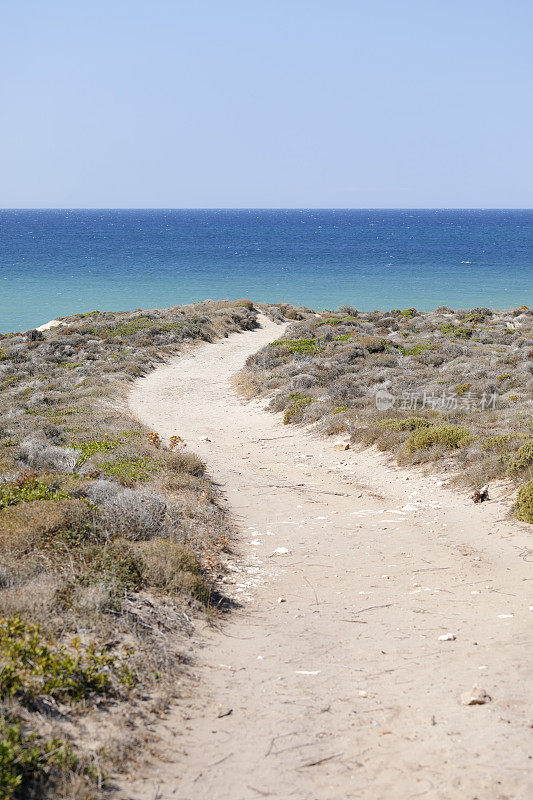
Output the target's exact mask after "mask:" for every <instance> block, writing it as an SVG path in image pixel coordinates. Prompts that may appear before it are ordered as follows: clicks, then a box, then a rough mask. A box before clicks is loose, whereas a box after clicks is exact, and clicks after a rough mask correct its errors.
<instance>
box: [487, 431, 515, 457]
mask: <svg viewBox="0 0 533 800" xmlns="http://www.w3.org/2000/svg"><path fill="white" fill-rule="evenodd" d="M513 438H514V437H513V435H512V434H510V433H497V434H495V435H494V436H487V438H486V439H485V440H484V441H483V442H482V443H481V449H482V450H488V451H489V452H490V451H500V452H501V451H505V450H507V449H508V447H509V446H510V444H511V442H512V441H513Z"/></svg>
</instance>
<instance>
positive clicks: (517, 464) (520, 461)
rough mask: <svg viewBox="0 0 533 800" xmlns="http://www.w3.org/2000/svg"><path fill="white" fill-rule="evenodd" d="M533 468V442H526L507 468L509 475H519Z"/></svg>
mask: <svg viewBox="0 0 533 800" xmlns="http://www.w3.org/2000/svg"><path fill="white" fill-rule="evenodd" d="M532 467H533V442H526V443H525V444H523V445H522V447H520V448H519V449H518V450H517V452H516V453H515V455H514V456H513V458H512V459H511V461H510V462H509V466H508V468H507V470H508V472H509V475H518V474H519V473H520V472H523V471H525V470H527V469H531V468H532Z"/></svg>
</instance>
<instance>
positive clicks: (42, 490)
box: [0, 471, 68, 511]
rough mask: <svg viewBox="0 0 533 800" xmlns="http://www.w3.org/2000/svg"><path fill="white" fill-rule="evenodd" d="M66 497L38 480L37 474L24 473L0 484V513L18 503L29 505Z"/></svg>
mask: <svg viewBox="0 0 533 800" xmlns="http://www.w3.org/2000/svg"><path fill="white" fill-rule="evenodd" d="M66 497H68V495H67V494H65V493H64V492H61V491H59V490H58V489H51V488H50V487H49V486H48V485H47V484H46V483H44V482H43V481H41V480H40V479H39V475H38V473H35V472H31V471H29V472H25V473H23V474H22V475H20V476H19V477H18V478H15V480H12V481H6V482H5V483H3V484H0V511H1V510H2V509H3V508H7V507H8V506H15V505H18V503H30V502H34V501H36V500H63V499H65V498H66Z"/></svg>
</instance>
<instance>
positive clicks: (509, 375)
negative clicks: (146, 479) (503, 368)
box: [497, 372, 512, 383]
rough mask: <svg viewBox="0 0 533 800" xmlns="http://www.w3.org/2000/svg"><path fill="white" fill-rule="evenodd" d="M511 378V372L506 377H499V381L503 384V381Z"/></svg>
mask: <svg viewBox="0 0 533 800" xmlns="http://www.w3.org/2000/svg"><path fill="white" fill-rule="evenodd" d="M511 377H512V375H511V374H510V373H509V372H506V373H505V374H504V375H498V377H497V380H499V381H500V383H503V381H506V380H508V379H509V378H511Z"/></svg>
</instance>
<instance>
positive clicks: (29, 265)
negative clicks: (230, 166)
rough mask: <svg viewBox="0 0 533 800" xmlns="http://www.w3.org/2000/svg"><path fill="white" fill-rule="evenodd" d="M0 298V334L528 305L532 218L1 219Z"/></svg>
mask: <svg viewBox="0 0 533 800" xmlns="http://www.w3.org/2000/svg"><path fill="white" fill-rule="evenodd" d="M0 287H1V289H2V292H1V298H0V330H1V331H2V332H6V331H10V330H27V329H28V328H31V327H34V326H36V325H40V324H41V323H43V322H47V321H48V320H49V319H52V318H53V317H57V316H64V315H67V314H73V313H76V312H83V311H91V310H93V309H100V310H129V309H134V308H139V307H142V308H155V307H165V306H171V305H175V304H182V303H189V302H193V301H195V300H203V299H205V298H206V297H210V298H213V299H220V298H227V297H229V298H238V297H250V298H252V299H254V300H256V301H261V300H268V301H271V302H276V301H281V300H285V301H290V302H292V303H295V304H303V305H308V306H311V307H315V308H319V309H323V308H335V307H337V306H338V305H339V304H342V303H350V304H352V305H355V306H356V307H357V308H359V309H361V310H370V309H389V308H405V307H408V306H416V307H417V308H419V309H420V310H429V309H432V308H435V307H437V306H439V305H443V304H444V305H449V306H451V307H452V308H469V307H472V306H493V307H495V308H508V307H516V306H519V305H522V304H526V305H533V211H531V210H525V211H515V210H507V211H476V210H463V211H462V210H456V211H449V210H426V211H420V210H415V211H410V210H404V211H383V210H330V211H320V210H301V211H298V210H265V211H262V210H214V211H212V210H204V211H202V210H195V211H186V210H168V211H165V210H146V211H138V210H131V211H128V210H120V211H117V210H103V211H100V210H98V211H94V210H86V211H84V210H52V211H49V210H42V211H26V210H24V211H23V210H19V211H17V210H14V211H11V210H9V211H0Z"/></svg>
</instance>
